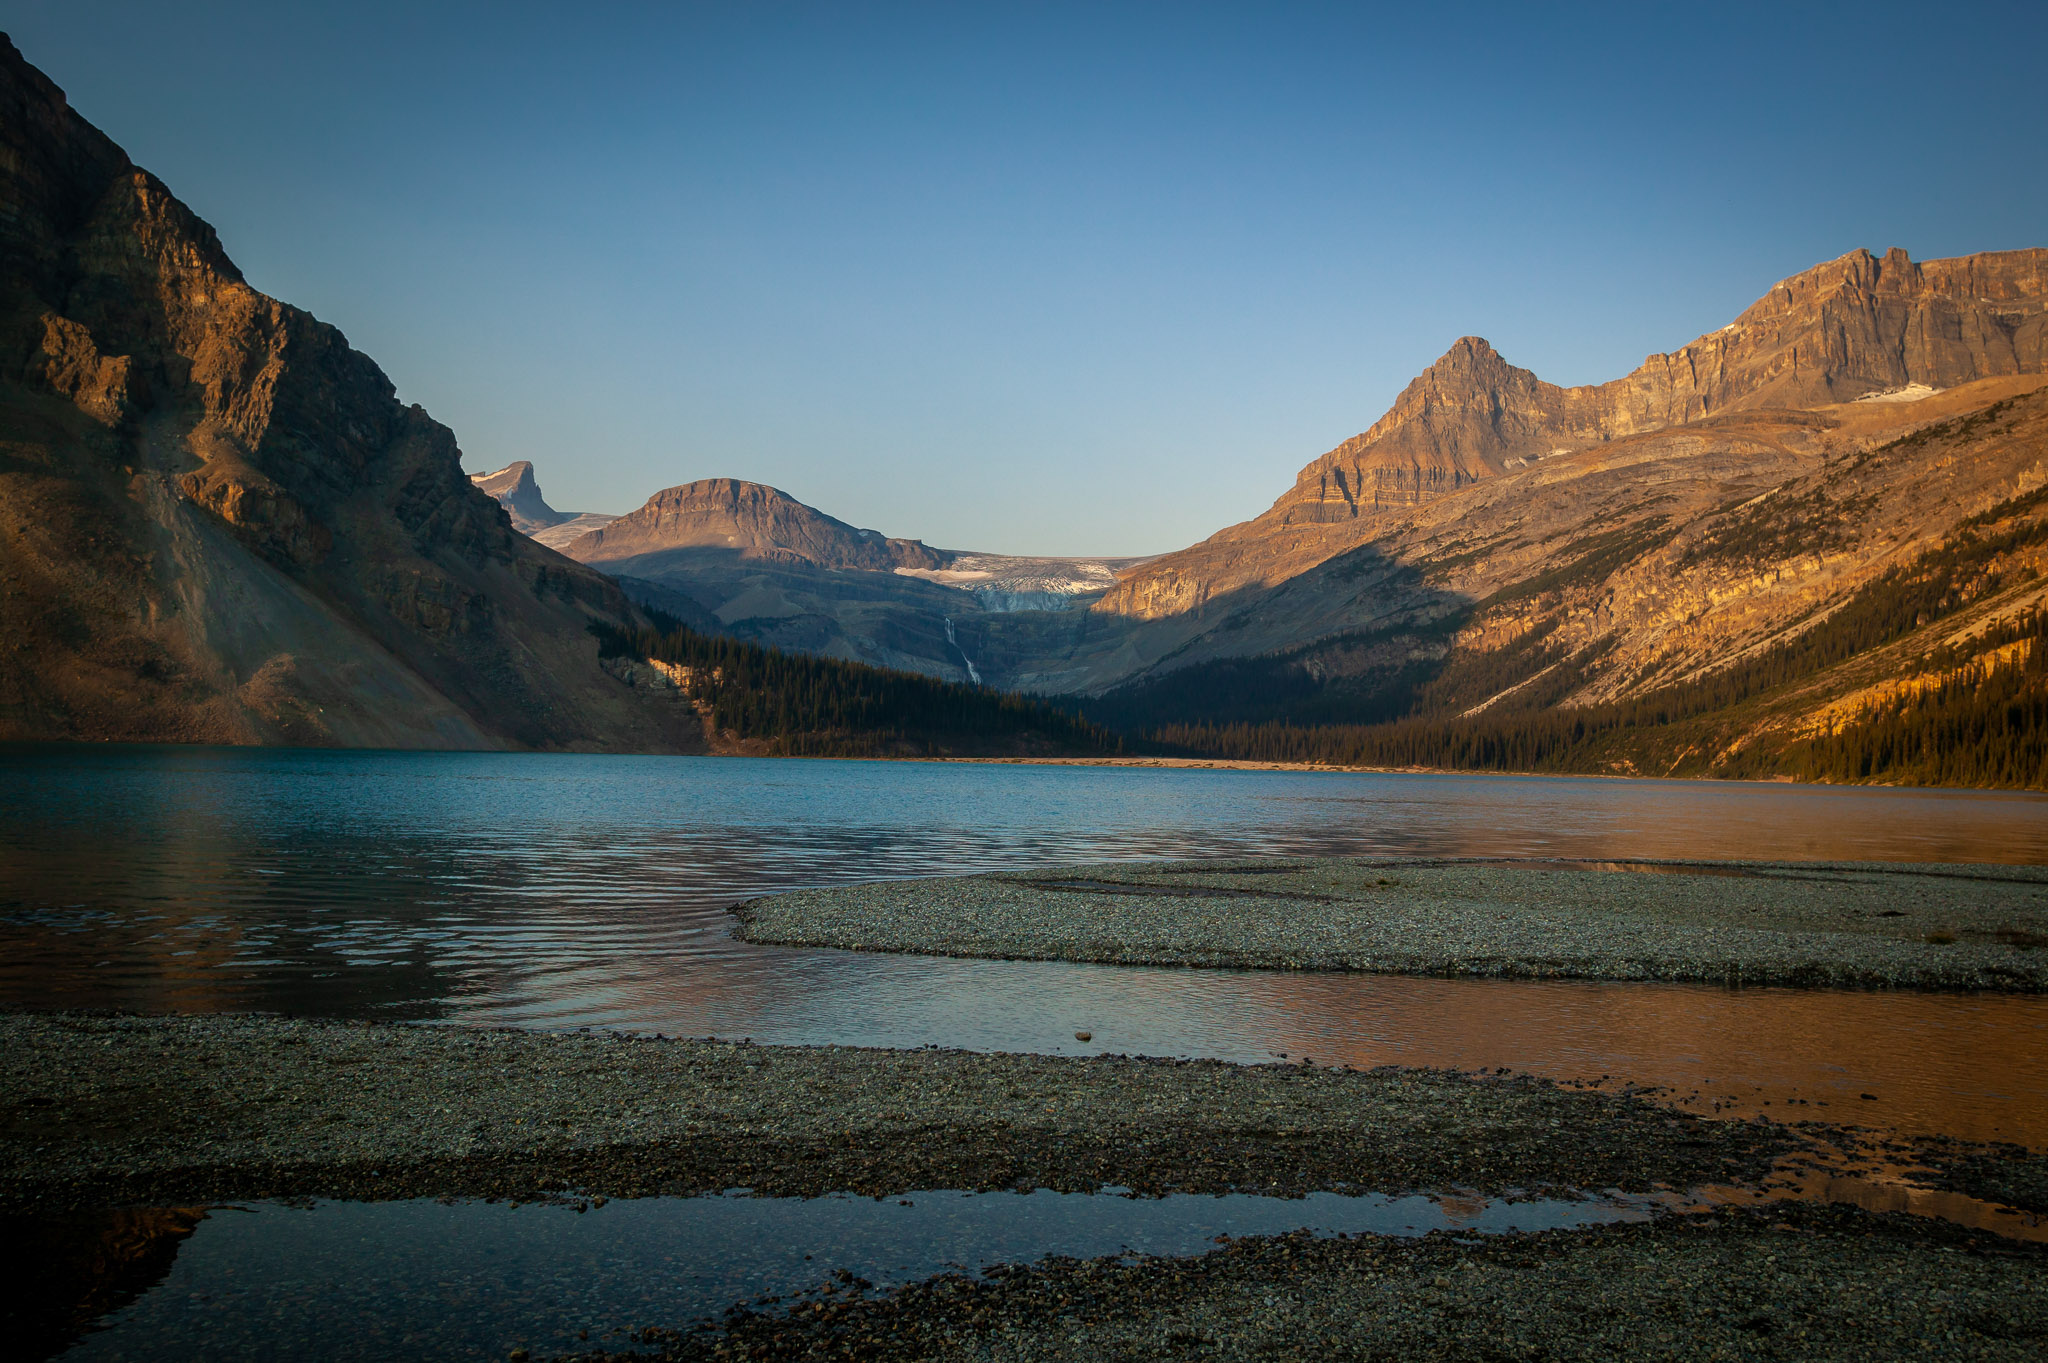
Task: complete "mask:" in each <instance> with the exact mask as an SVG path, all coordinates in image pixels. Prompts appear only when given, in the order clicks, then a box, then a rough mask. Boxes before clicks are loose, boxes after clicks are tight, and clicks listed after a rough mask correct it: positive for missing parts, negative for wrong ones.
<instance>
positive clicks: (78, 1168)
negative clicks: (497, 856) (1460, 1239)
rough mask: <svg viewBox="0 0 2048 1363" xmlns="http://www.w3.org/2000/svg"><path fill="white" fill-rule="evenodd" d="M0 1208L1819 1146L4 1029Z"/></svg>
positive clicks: (1260, 1104) (1477, 1184)
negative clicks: (1, 1206) (5, 1206)
mask: <svg viewBox="0 0 2048 1363" xmlns="http://www.w3.org/2000/svg"><path fill="white" fill-rule="evenodd" d="M0 1055H4V1056H5V1057H6V1059H5V1062H4V1063H5V1083H4V1085H0V1205H12V1206H17V1207H19V1206H33V1207H38V1208H41V1209H45V1210H47V1209H49V1208H52V1207H57V1206H64V1205H75V1206H106V1205H118V1204H123V1203H127V1204H154V1205H172V1204H182V1203H193V1202H204V1201H207V1200H210V1199H222V1198H254V1197H292V1196H313V1195H318V1196H330V1197H357V1198H399V1197H436V1196H485V1197H513V1198H524V1197H535V1196H540V1195H543V1194H547V1193H553V1192H567V1191H574V1192H578V1193H582V1194H585V1195H600V1196H608V1197H621V1196H644V1195H653V1194H687V1193H695V1192H705V1191H715V1190H723V1189H730V1188H751V1189H754V1190H755V1191H757V1192H763V1193H775V1194H795V1195H807V1194H815V1193H822V1192H827V1191H847V1192H854V1193H860V1194H868V1195H876V1196H880V1195H885V1194H893V1193H898V1192H905V1191H912V1190H916V1189H925V1188H959V1189H977V1190H987V1189H997V1188H1026V1189H1028V1188H1033V1187H1047V1188H1053V1189H1057V1190H1061V1191H1093V1190H1095V1189H1097V1188H1101V1187H1103V1186H1106V1185H1108V1186H1122V1187H1127V1188H1131V1189H1134V1190H1136V1191H1138V1192H1140V1193H1147V1194H1150V1193H1164V1192H1224V1191H1241V1192H1261V1193H1275V1194H1283V1195H1292V1194H1298V1193H1304V1192H1309V1191H1317V1190H1323V1191H1352V1192H1384V1193H1408V1192H1416V1191H1427V1190H1432V1189H1447V1188H1453V1187H1456V1188H1464V1189H1470V1190H1472V1191H1475V1192H1480V1193H1486V1194H1501V1193H1510V1192H1526V1193H1531V1194H1534V1193H1537V1192H1541V1191H1544V1190H1553V1191H1554V1190H1561V1189H1593V1190H1598V1189H1606V1188H1619V1189H1624V1190H1630V1191H1641V1190H1647V1189H1650V1188H1652V1187H1653V1186H1656V1185H1660V1184H1661V1185H1666V1186H1671V1187H1685V1186H1691V1185H1697V1184H1702V1183H1723V1182H1751V1181H1755V1180H1756V1179H1758V1178H1761V1177H1762V1176H1763V1175H1764V1173H1765V1172H1766V1171H1767V1170H1768V1168H1769V1167H1770V1165H1771V1162H1772V1160H1773V1159H1775V1158H1776V1157H1778V1156H1780V1155H1782V1154H1784V1153H1786V1152H1788V1151H1790V1150H1793V1149H1795V1148H1799V1147H1800V1146H1801V1145H1802V1141H1803V1137H1802V1135H1801V1134H1800V1133H1799V1132H1797V1131H1795V1130H1794V1129H1793V1128H1791V1127H1787V1126H1782V1125H1777V1124H1771V1123H1764V1122H1734V1121H1726V1122H1720V1121H1712V1120H1707V1119H1703V1118H1699V1117H1695V1116H1692V1115H1690V1114H1687V1113H1681V1112H1676V1111H1673V1110H1671V1109H1668V1108H1664V1107H1660V1106H1658V1105H1657V1104H1656V1103H1654V1102H1652V1101H1650V1100H1649V1099H1647V1098H1645V1097H1642V1096H1640V1095H1636V1094H1633V1093H1629V1092H1619V1093H1616V1092H1599V1091H1591V1090H1585V1089H1577V1088H1569V1087H1563V1086H1559V1085H1556V1084H1552V1083H1550V1082H1548V1081H1545V1080H1539V1079H1533V1078H1527V1077H1507V1076H1504V1075H1495V1076H1490V1077H1478V1076H1473V1075H1464V1074H1455V1073H1446V1072H1442V1071H1429V1070H1397V1069H1383V1070H1374V1071H1349V1070H1337V1069H1330V1068H1322V1067H1314V1066H1306V1065H1263V1066H1241V1065H1228V1064H1223V1063H1219V1062H1213V1061H1171V1060H1146V1059H1135V1058H1124V1057H1120V1056H1107V1057H1094V1058H1068V1057H1055V1056H1035V1055H982V1054H975V1053H970V1052H963V1051H941V1050H935V1049H934V1050H923V1051H882V1050H859V1049H852V1048H833V1047H769V1046H752V1045H745V1044H738V1043H729V1042H715V1041H687V1040H656V1039H649V1038H641V1037H631V1036H615V1035H604V1034H599V1035H582V1034H560V1033H555V1034H550V1033H537V1032H511V1031H505V1032H482V1031H469V1030H458V1029H454V1028H444V1027H431V1026H407V1025H392V1024H363V1023H340V1022H319V1021H304V1020H291V1019H279V1018H264V1017H248V1016H241V1017H230V1016H204V1017H177V1018H161V1017H119V1016H90V1015H79V1014H16V1015H8V1016H0Z"/></svg>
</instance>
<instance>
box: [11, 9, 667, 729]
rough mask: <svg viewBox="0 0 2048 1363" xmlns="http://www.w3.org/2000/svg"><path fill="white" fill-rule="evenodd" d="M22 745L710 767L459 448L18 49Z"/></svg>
mask: <svg viewBox="0 0 2048 1363" xmlns="http://www.w3.org/2000/svg"><path fill="white" fill-rule="evenodd" d="M0 210H4V211H0V340H4V350H0V355H4V356H5V357H6V358H5V359H4V361H0V630H4V634H5V638H6V640H7V645H6V647H5V648H4V650H0V738H6V739H17V740H19V739H62V738H70V739H97V740H107V739H118V740H137V741H189V742H219V743H309V744H338V745H349V746H399V747H479V748H481V747H507V746H511V747H540V748H561V747H576V748H633V749H654V750H662V749H670V750H674V749H689V748H695V747H701V745H702V741H703V740H702V730H701V726H700V725H698V724H697V723H696V721H695V717H694V715H692V714H690V713H689V712H688V711H687V707H678V706H676V705H675V704H673V703H672V702H671V703H657V702H654V701H652V700H651V699H650V698H649V697H647V696H645V695H642V694H640V693H638V692H636V691H635V690H634V689H633V688H631V687H628V686H626V685H624V684H622V683H621V682H620V681H619V680H618V679H616V678H615V677H614V676H613V675H612V674H611V673H609V672H607V671H606V670H605V668H604V667H603V666H602V664H601V663H600V660H599V657H598V649H597V641H596V640H595V639H594V638H593V637H592V635H591V634H590V632H589V627H590V625H591V624H592V623H593V622H598V623H605V624H611V625H614V626H620V627H633V626H636V625H637V624H638V623H639V622H640V620H641V616H640V614H639V612H638V611H637V609H636V608H635V607H634V606H633V605H632V604H631V603H630V602H629V601H628V600H627V599H626V597H625V596H624V595H623V594H622V593H621V592H620V590H619V589H618V587H617V586H616V585H615V584H613V583H612V582H611V581H609V580H608V579H606V578H605V577H603V576H601V575H600V574H598V573H595V572H593V571H591V570H590V569H587V568H584V567H582V566H581V565H579V564H577V563H574V562H571V561H570V560H568V559H565V558H563V557H561V556H560V555H558V554H555V553H552V552H550V551H548V550H546V549H544V548H542V547H540V546H538V545H536V544H534V543H533V542H532V541H530V540H528V539H526V538H525V537H524V536H521V535H519V534H517V533H515V532H514V531H513V529H512V527H511V525H510V524H508V522H507V519H506V514H505V512H504V511H503V510H502V509H501V508H500V507H499V506H498V504H497V503H496V502H494V501H493V500H492V499H491V498H490V497H488V496H486V495H485V494H484V493H483V492H481V491H479V490H478V489H477V488H475V487H474V486H473V485H472V484H471V482H470V480H469V479H468V478H467V477H466V476H465V475H464V474H463V472H462V470H461V466H460V460H459V455H458V451H457V449H456V445H455V438H454V436H453V435H452V434H451V433H450V432H449V431H448V429H447V428H446V427H444V426H441V425H440V424H438V423H436V422H435V421H433V420H432V419H431V418H430V417H428V415H427V414H426V413H425V412H424V411H422V410H421V409H420V408H418V407H416V406H412V407H409V406H406V405H404V404H402V403H400V402H399V401H398V400H397V397H396V395H395V392H394V390H393V388H392V385H391V383H390V381H389V380H388V379H386V378H385V376H384V375H383V374H382V373H381V372H380V371H379V370H378V368H377V366H376V365H375V364H374V363H372V362H371V361H370V359H369V358H368V357H367V356H364V355H362V354H360V353H358V352H357V351H355V350H353V349H351V348H350V347H349V345H348V342H347V340H346V338H344V337H343V336H342V334H341V333H340V332H338V331H336V330H335V329H334V328H333V327H331V326H327V325H325V324H323V323H321V322H319V321H318V320H316V319H314V318H313V317H311V316H309V315H308V314H306V313H304V312H302V311H300V310H299V309H297V308H293V307H291V306H289V305H288V304H284V303H280V302H278V301H277V300H275V299H272V298H269V297H266V296H265V295H263V294H262V293H259V292H258V291H257V290H255V289H253V288H251V287H250V286H249V285H248V284H247V283H246V282H245V281H244V280H243V278H242V275H241V272H240V271H239V270H238V269H236V267H235V266H234V264H233V262H231V261H230V260H229V259H228V258H227V256H226V255H225V253H224V252H223V251H222V249H221V245H220V242H219V240H218V238H217V237H216V236H215V234H214V232H213V230H212V229H211V228H210V227H208V226H207V225H206V224H205V223H204V222H202V221H200V220H199V219H198V218H197V217H196V216H194V215H193V213H192V212H191V211H190V210H189V209H188V208H186V207H185V205H183V204H182V203H180V202H179V201H178V200H177V199H176V198H175V197H174V196H173V195H172V194H171V193H170V191H169V190H167V189H166V188H165V187H164V185H163V184H162V183H161V182H159V181H158V180H157V179H156V178H155V177H154V176H152V175H150V174H149V173H148V172H147V171H144V170H141V169H139V168H138V167H136V166H135V165H133V164H132V163H131V162H130V161H129V160H128V158H127V156H126V155H125V154H123V152H122V151H121V149H120V148H119V147H117V146H116V145H115V144H114V143H113V142H112V141H110V140H109V139H108V138H107V137H106V136H105V135H104V134H102V133H101V132H99V130H98V129H96V128H94V127H93V126H92V125H91V124H89V123H87V122H86V121H85V120H84V119H83V118H81V117H79V116H78V115H77V114H76V113H74V112H73V111H72V110H71V109H70V107H69V106H68V105H67V104H66V102H65V99H64V95H63V92H62V91H61V90H59V89H58V88H57V87H56V86H55V85H53V84H52V83H51V82H50V81H49V80H48V79H47V78H46V77H44V76H43V75H42V73H41V72H39V71H37V70H36V69H35V68H34V67H32V66H30V65H28V64H27V62H26V61H24V60H23V59H22V57H21V55H20V53H19V52H17V51H16V50H15V48H14V47H13V45H12V44H11V43H8V42H6V41H5V40H4V39H0Z"/></svg>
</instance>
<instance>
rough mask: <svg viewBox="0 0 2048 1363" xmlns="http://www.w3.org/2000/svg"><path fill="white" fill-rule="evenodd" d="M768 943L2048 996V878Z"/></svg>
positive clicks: (1186, 878) (1341, 892)
mask: <svg viewBox="0 0 2048 1363" xmlns="http://www.w3.org/2000/svg"><path fill="white" fill-rule="evenodd" d="M733 912H734V913H735V914H736V915H737V916H738V918H739V920H740V926H739V935H740V936H741V937H743V938H745V939H746V940H748V941H750V942H759V943H769V944H776V945H785V946H807V947H840V948H845V949H848V950H854V951H893V952H910V953H916V954H921V955H940V956H982V957H997V958H1006V959H1015V960H1062V961H1088V962H1097V963H1102V964H1109V965H1147V966H1210V967H1228V968H1240V969H1263V970H1345V971H1378V972H1384V973H1390V974H1406V975H1482V976H1499V977H1516V978H1529V979H1571V978H1576V979H1597V980H1691V981H1702V982H1713V983H1727V984H1755V985H1804V986H1817V987H1836V988H1906V989H1938V990H2000V991H2008V992H2014V993H2030V994H2033V993H2042V992H2048V949H2044V948H2048V868H2039V867H2025V866H1962V865H1947V866H1925V865H1887V864H1877V863H1837V862H1796V863H1707V862H1584V861H1534V860H1530V861H1497V860H1496V861H1478V860H1473V861H1461V860H1387V859H1370V858H1360V859H1353V858H1314V859H1280V858H1275V859H1261V860H1253V861H1228V862H1225V861H1185V862H1137V863H1133V862H1112V863H1103V864H1099V865H1090V866H1073V867H1064V868H1060V869H1057V870H1046V871H1031V872H999V873H994V874H987V875H975V876H957V877H945V878H937V879H927V880H908V881H889V882H882V883H877V884H870V885H854V886H846V887H842V888H837V889H829V890H803V891H797V892H794V893H790V894H782V895H775V896H772V897H768V898H762V899H752V900H748V901H746V902H744V903H742V904H739V905H736V906H735V907H734V910H733Z"/></svg>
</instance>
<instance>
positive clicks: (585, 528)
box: [469, 459, 618, 550]
mask: <svg viewBox="0 0 2048 1363" xmlns="http://www.w3.org/2000/svg"><path fill="white" fill-rule="evenodd" d="M469 481H470V482H472V483H474V484H476V485H477V487H478V488H480V489H482V490H483V491H484V492H487V493H489V494H490V495H491V496H493V497H496V498H497V499H498V501H499V502H501V503H502V504H503V505H504V507H505V510H506V511H507V512H508V513H510V514H511V517H512V528H513V529H514V530H517V531H518V532H519V533H520V534H522V535H526V536H528V537H529V538H532V539H535V540H538V541H540V542H541V543H542V544H545V545H546V546H548V548H550V549H556V550H559V549H561V548H562V547H563V546H564V545H566V544H568V543H569V541H571V540H573V539H575V538H576V537H577V536H579V535H585V534H588V533H589V532H590V531H592V530H595V529H597V528H598V527H599V526H603V525H608V524H610V523H611V522H612V521H615V520H617V519H618V517H616V516H608V515H606V514H605V513H603V512H602V511H557V510H555V509H554V508H553V507H551V506H549V505H548V504H547V499H546V498H544V497H542V496H541V494H540V484H539V483H537V482H535V481H534V477H533V462H532V461H531V460H528V459H521V460H519V461H518V462H517V463H512V464H507V465H505V467H503V468H501V469H499V470H497V471H496V472H495V473H472V474H471V475H469Z"/></svg>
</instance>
